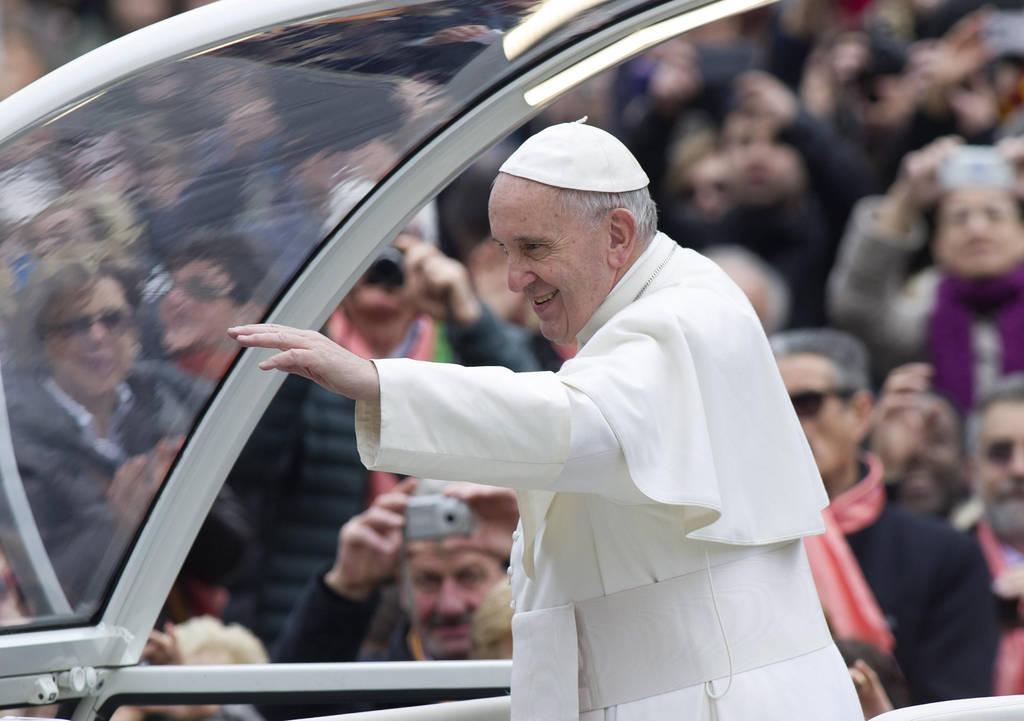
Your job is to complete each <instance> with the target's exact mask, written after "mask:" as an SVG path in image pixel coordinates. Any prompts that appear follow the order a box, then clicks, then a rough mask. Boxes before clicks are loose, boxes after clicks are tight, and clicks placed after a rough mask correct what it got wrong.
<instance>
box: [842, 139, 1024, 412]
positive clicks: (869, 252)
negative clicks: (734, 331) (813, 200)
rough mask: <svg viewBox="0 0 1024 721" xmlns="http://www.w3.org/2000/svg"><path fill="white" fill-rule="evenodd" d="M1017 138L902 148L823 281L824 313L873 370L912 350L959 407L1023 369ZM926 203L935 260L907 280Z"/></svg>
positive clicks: (1023, 243)
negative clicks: (852, 337)
mask: <svg viewBox="0 0 1024 721" xmlns="http://www.w3.org/2000/svg"><path fill="white" fill-rule="evenodd" d="M1022 151H1024V141H1022V140H1014V141H1011V142H1008V143H1004V144H1001V145H1000V146H998V147H993V146H965V145H963V144H962V141H960V139H958V138H941V139H939V140H937V141H935V142H934V143H932V144H930V145H928V146H926V147H925V148H923V149H921V150H919V151H916V152H913V153H909V154H908V155H907V156H906V157H905V158H904V159H903V164H902V166H901V168H900V174H899V177H898V178H897V180H896V182H895V183H893V185H892V187H891V188H890V189H889V191H888V192H887V193H886V194H885V195H884V196H883V197H881V198H878V197H875V198H865V199H864V200H863V201H861V203H860V204H859V205H858V207H857V208H856V209H855V210H854V213H853V215H852V217H851V220H850V223H849V225H848V227H847V230H846V235H845V237H844V239H843V243H842V246H841V247H840V251H839V258H838V260H837V263H836V267H835V268H834V269H833V272H832V276H831V277H830V279H829V310H830V314H831V317H832V319H833V321H834V322H835V323H836V324H837V325H839V326H841V327H844V328H846V329H848V330H850V331H852V332H854V333H856V334H858V335H859V336H860V337H861V338H863V340H864V341H865V342H866V343H868V345H869V346H871V349H872V354H873V356H874V357H875V358H876V360H877V361H878V367H877V368H876V372H879V373H882V372H886V371H888V370H889V369H891V368H892V367H894V366H895V365H898V364H901V363H903V362H907V361H913V360H927V361H929V362H931V363H932V365H933V366H934V368H935V374H934V383H935V386H936V389H937V390H939V391H941V392H943V393H945V394H946V395H948V396H949V397H950V398H952V399H953V400H954V402H955V403H956V404H957V405H958V406H959V407H960V409H961V410H962V411H964V412H968V411H970V409H971V408H972V406H973V404H974V402H975V400H976V399H977V398H978V397H979V396H980V395H982V393H983V392H984V389H985V388H987V387H988V386H989V385H990V384H991V383H992V382H993V381H994V380H995V379H996V378H998V377H1000V376H1002V375H1005V374H1007V373H1010V372H1013V371H1018V370H1024V215H1022V210H1021V208H1022V206H1021V199H1020V198H1019V197H1018V193H1017V186H1018V184H1019V183H1018V181H1017V180H1016V172H1015V165H1017V164H1019V163H1020V162H1021V160H1022V159H1024V152H1022ZM932 208H934V209H935V216H934V219H935V222H934V231H933V233H932V237H931V251H932V257H933V258H934V260H935V266H934V267H932V268H929V269H927V270H925V271H923V272H921V273H919V274H917V275H915V276H913V277H911V278H910V279H909V280H908V279H907V277H906V270H907V266H908V264H909V262H910V259H911V257H912V256H913V255H914V254H915V253H916V252H917V250H918V249H919V248H921V246H923V244H924V242H925V239H926V226H925V222H924V220H923V218H924V214H925V213H927V212H928V211H930V210H931V209H932Z"/></svg>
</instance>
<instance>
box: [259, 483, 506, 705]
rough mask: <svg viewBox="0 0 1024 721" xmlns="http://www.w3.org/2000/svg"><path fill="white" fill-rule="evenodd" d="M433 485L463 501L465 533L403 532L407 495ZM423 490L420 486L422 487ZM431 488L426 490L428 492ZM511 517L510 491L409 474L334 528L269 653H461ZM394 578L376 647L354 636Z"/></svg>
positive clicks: (435, 656) (364, 631)
mask: <svg viewBox="0 0 1024 721" xmlns="http://www.w3.org/2000/svg"><path fill="white" fill-rule="evenodd" d="M417 485H419V486H421V488H420V489H419V490H420V491H421V492H420V493H419V494H418V495H422V496H428V495H433V496H434V497H436V493H437V491H442V492H443V493H444V494H445V495H447V496H449V497H454V498H458V499H460V500H462V501H464V502H465V503H467V504H468V507H469V508H470V509H472V513H473V516H474V519H475V526H474V528H473V530H472V532H471V533H470V534H469V535H454V534H453V535H447V536H444V537H441V538H437V539H426V538H424V539H422V540H411V539H409V540H406V539H405V537H404V535H405V533H404V530H405V526H406V518H407V516H406V510H407V507H408V505H409V499H410V495H411V494H412V493H413V491H415V490H416V489H417ZM424 491H425V492H424ZM431 492H433V493H431ZM518 519H519V513H518V509H517V505H516V497H515V493H514V492H513V491H511V490H508V489H499V488H493V487H489V486H477V485H476V484H472V483H458V484H439V483H438V482H435V481H429V480H423V481H418V480H416V479H409V480H406V481H403V482H402V483H401V484H399V485H398V486H396V487H395V489H394V490H393V491H392V492H390V493H386V494H384V495H382V496H378V497H377V499H376V500H375V501H374V502H373V503H372V504H371V505H370V507H369V508H367V509H366V511H364V512H363V513H360V514H359V515H358V516H354V517H353V518H351V519H350V520H349V521H348V522H347V523H346V524H345V525H344V526H343V527H342V529H341V533H340V534H339V536H338V551H337V556H336V557H335V559H334V563H333V565H332V566H331V567H330V569H328V570H327V571H326V572H322V573H319V574H318V575H317V576H316V577H314V578H313V579H311V580H310V582H309V583H308V584H307V585H306V588H305V590H304V592H303V594H302V596H301V598H300V599H299V601H298V603H297V604H296V605H295V607H294V608H293V609H292V612H291V614H290V615H289V617H288V621H287V623H286V624H285V628H284V630H283V631H282V633H281V635H280V636H279V637H278V642H277V645H276V648H275V650H274V653H273V660H274V661H275V662H282V663H298V662H328V661H355V660H360V661H422V660H437V661H447V660H463V659H466V658H468V657H469V651H470V621H471V619H472V615H473V611H475V610H476V608H477V606H478V605H479V604H480V602H481V600H483V597H484V595H485V594H486V593H487V592H488V591H489V590H490V589H491V588H493V587H494V585H495V584H496V583H497V582H498V581H500V580H502V579H503V578H504V577H505V569H506V568H507V567H508V563H509V555H510V554H511V551H512V532H513V529H514V528H515V526H516V523H517V521H518ZM393 580H397V582H398V589H399V605H400V606H401V609H402V618H401V619H399V621H398V623H397V624H396V626H395V629H394V631H393V632H392V633H391V635H390V638H389V640H388V644H387V648H386V650H385V651H384V652H379V651H371V650H369V649H367V648H366V647H365V646H364V645H363V644H364V641H365V640H366V639H367V637H368V635H370V633H371V624H372V623H373V619H374V613H375V611H376V609H377V607H378V602H379V601H380V600H381V591H382V587H383V586H385V585H386V584H388V583H389V582H391V581H393ZM351 710H353V709H352V707H351V704H350V705H349V706H345V707H342V706H333V707H316V708H315V709H314V708H311V707H309V706H305V707H273V708H264V709H261V711H262V712H263V715H264V716H265V717H266V718H268V719H278V718H280V719H285V718H304V717H308V716H315V715H328V714H338V713H345V712H347V711H351Z"/></svg>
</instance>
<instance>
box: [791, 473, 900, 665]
mask: <svg viewBox="0 0 1024 721" xmlns="http://www.w3.org/2000/svg"><path fill="white" fill-rule="evenodd" d="M864 460H865V462H866V463H867V466H868V472H867V475H866V476H865V477H864V478H862V479H861V480H860V481H859V482H858V483H855V484H854V485H853V487H852V488H850V489H848V490H846V491H845V492H843V493H841V494H839V495H838V496H836V497H835V498H834V499H832V502H831V503H830V504H829V505H828V507H826V508H825V509H824V510H823V511H822V512H821V515H822V518H823V519H824V521H825V533H824V534H823V535H821V536H809V537H808V538H805V539H804V545H805V546H806V548H807V559H808V561H809V562H810V564H811V575H813V576H814V585H815V586H817V588H818V597H819V598H820V599H821V603H822V605H823V606H824V608H825V614H826V616H827V617H828V622H829V626H831V628H832V632H833V633H834V634H835V635H836V636H837V637H839V638H854V639H857V640H859V641H865V642H867V643H870V644H874V645H875V646H877V647H878V648H880V649H882V650H883V651H886V652H888V653H891V652H892V649H893V647H894V646H895V645H896V640H895V639H894V638H893V635H892V631H890V630H889V624H887V623H886V622H885V616H884V615H883V614H882V609H881V608H880V607H879V605H878V600H877V599H876V598H875V594H874V593H872V591H871V587H870V586H868V582H867V579H865V578H864V572H863V571H862V570H861V568H860V564H859V563H858V562H857V557H856V556H854V555H853V551H852V550H851V549H850V544H849V543H847V542H846V536H847V534H850V533H855V532H857V531H860V530H862V529H864V528H867V527H868V526H870V525H872V524H873V523H875V521H877V520H878V517H879V516H880V515H881V514H882V510H883V509H884V508H885V487H884V486H883V485H882V463H881V461H879V460H878V458H876V457H875V456H873V455H871V454H865V455H864Z"/></svg>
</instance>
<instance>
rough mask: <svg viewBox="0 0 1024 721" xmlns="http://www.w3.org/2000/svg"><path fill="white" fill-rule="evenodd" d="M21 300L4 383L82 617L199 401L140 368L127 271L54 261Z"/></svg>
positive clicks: (21, 460)
mask: <svg viewBox="0 0 1024 721" xmlns="http://www.w3.org/2000/svg"><path fill="white" fill-rule="evenodd" d="M17 298H18V300H19V306H18V310H19V314H18V318H17V320H18V324H17V325H16V326H15V327H14V328H12V335H13V340H14V341H15V343H14V347H15V348H16V349H17V354H16V356H14V357H13V358H12V363H11V370H9V371H8V370H5V373H4V379H3V380H4V384H5V388H4V390H5V395H6V399H7V404H8V415H9V419H10V425H11V428H10V431H11V439H12V443H13V447H14V452H15V457H16V460H17V466H18V471H19V474H20V477H21V481H22V483H23V484H24V488H25V492H26V495H27V496H28V500H29V504H30V506H31V509H32V514H33V516H34V518H35V523H36V526H37V528H38V530H39V534H40V535H41V537H42V540H43V544H44V546H45V548H46V550H47V552H48V553H49V556H50V559H51V561H52V564H53V567H54V570H55V571H56V573H57V577H58V579H59V580H60V582H61V585H62V586H63V588H64V591H65V593H66V594H67V597H68V599H69V601H70V603H71V605H72V607H73V608H75V609H76V610H89V608H88V607H89V604H90V603H93V604H94V603H95V600H96V598H97V595H98V591H99V590H101V589H102V587H103V586H105V585H106V583H107V582H108V580H109V572H110V570H111V569H112V567H113V565H114V564H117V563H118V562H119V560H120V556H121V553H122V552H123V550H124V548H125V547H126V545H127V544H128V543H129V541H130V540H131V538H132V536H133V535H134V533H135V531H136V529H137V527H138V523H139V522H140V520H141V518H142V517H143V515H144V514H145V512H146V510H147V509H148V507H149V503H150V501H151V500H152V498H153V496H154V494H155V493H156V490H157V489H158V487H159V484H160V483H161V482H162V480H163V478H164V475H165V474H166V471H167V469H168V468H169V467H170V464H171V462H172V461H173V459H174V456H175V454H176V453H177V448H178V444H179V443H180V442H181V439H182V437H183V435H184V433H185V432H186V431H187V430H188V425H189V424H190V423H191V420H192V414H193V413H194V412H195V410H196V408H195V401H196V399H197V397H200V396H197V394H196V393H195V389H194V387H193V385H192V384H191V383H190V382H189V380H188V379H187V378H186V377H184V376H183V375H182V374H179V373H177V372H176V371H175V370H174V369H173V368H171V367H170V366H168V365H167V364H165V363H162V362H159V361H148V362H147V361H139V360H138V358H137V356H138V352H139V347H140V346H139V341H138V330H137V327H136V316H137V311H138V308H139V304H140V301H141V293H140V286H139V281H138V274H137V273H136V272H135V271H134V269H132V268H130V267H126V266H123V265H116V264H113V263H111V262H109V261H108V262H104V263H100V264H98V265H94V266H90V265H87V264H85V263H82V262H78V261H73V262H63V261H61V260H60V259H58V258H51V259H50V260H49V261H48V262H45V263H42V264H41V265H40V266H39V267H37V268H36V269H35V270H34V271H33V273H32V274H31V276H30V277H29V279H28V280H27V282H26V284H25V286H24V287H23V288H22V289H21V290H20V291H19V293H18V295H17ZM97 586H99V588H97Z"/></svg>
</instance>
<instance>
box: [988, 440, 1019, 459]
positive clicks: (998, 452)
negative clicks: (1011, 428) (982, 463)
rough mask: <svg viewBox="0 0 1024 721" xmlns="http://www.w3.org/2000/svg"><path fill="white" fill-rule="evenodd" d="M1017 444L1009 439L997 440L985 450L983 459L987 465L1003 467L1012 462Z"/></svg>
mask: <svg viewBox="0 0 1024 721" xmlns="http://www.w3.org/2000/svg"><path fill="white" fill-rule="evenodd" d="M1016 445H1017V443H1016V441H1014V440H1013V439H1010V438H999V439H997V440H994V441H992V442H991V443H989V444H988V446H987V447H986V448H985V459H986V460H988V462H989V463H994V464H996V465H999V466H1005V465H1008V464H1009V463H1010V461H1012V460H1013V451H1014V448H1015V447H1016Z"/></svg>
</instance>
